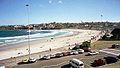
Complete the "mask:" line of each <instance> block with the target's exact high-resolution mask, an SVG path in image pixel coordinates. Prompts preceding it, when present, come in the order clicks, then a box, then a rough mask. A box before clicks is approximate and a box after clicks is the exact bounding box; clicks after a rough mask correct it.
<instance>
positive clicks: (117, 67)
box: [91, 40, 120, 68]
mask: <svg viewBox="0 0 120 68" xmlns="http://www.w3.org/2000/svg"><path fill="white" fill-rule="evenodd" d="M112 44H120V40H119V41H96V42H94V43H91V49H104V48H108V47H111V46H112ZM99 68H120V61H118V62H116V63H113V64H107V65H104V66H101V67H99Z"/></svg>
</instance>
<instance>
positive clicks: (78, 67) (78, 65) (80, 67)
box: [69, 58, 84, 68]
mask: <svg viewBox="0 0 120 68" xmlns="http://www.w3.org/2000/svg"><path fill="white" fill-rule="evenodd" d="M69 64H70V65H71V66H72V67H74V68H84V63H83V62H82V61H80V60H78V59H75V58H73V59H72V60H70V61H69Z"/></svg>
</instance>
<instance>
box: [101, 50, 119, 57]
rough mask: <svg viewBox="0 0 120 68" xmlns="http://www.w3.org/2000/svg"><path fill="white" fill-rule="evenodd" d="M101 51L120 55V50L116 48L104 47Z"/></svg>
mask: <svg viewBox="0 0 120 68" xmlns="http://www.w3.org/2000/svg"><path fill="white" fill-rule="evenodd" d="M100 52H105V53H108V54H113V55H116V56H118V55H120V50H116V49H102V50H100Z"/></svg>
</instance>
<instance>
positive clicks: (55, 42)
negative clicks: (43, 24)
mask: <svg viewBox="0 0 120 68" xmlns="http://www.w3.org/2000/svg"><path fill="white" fill-rule="evenodd" d="M63 30H65V31H69V32H74V33H73V34H72V35H70V36H69V35H68V36H63V37H55V38H53V39H50V38H47V39H41V40H35V41H34V42H33V41H32V42H30V44H31V45H30V46H31V54H33V53H38V52H42V51H47V50H49V49H50V48H51V49H57V48H61V47H65V46H69V45H74V44H75V43H82V42H83V41H87V40H90V39H91V36H92V35H93V36H97V35H98V34H99V33H100V31H96V30H81V29H63ZM75 32H77V33H76V34H75ZM42 40H43V41H44V42H43V41H42ZM19 45H22V46H19ZM24 45H26V46H24ZM27 45H28V44H27V43H20V44H18V46H19V47H18V46H17V47H14V48H8V49H6V50H3V51H0V54H1V56H0V60H3V59H9V58H11V57H18V56H23V55H27V54H28V46H27ZM3 48H4V47H3ZM18 53H19V54H18Z"/></svg>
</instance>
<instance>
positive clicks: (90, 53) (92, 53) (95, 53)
mask: <svg viewBox="0 0 120 68" xmlns="http://www.w3.org/2000/svg"><path fill="white" fill-rule="evenodd" d="M97 54H99V52H96V51H91V52H88V55H97Z"/></svg>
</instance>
